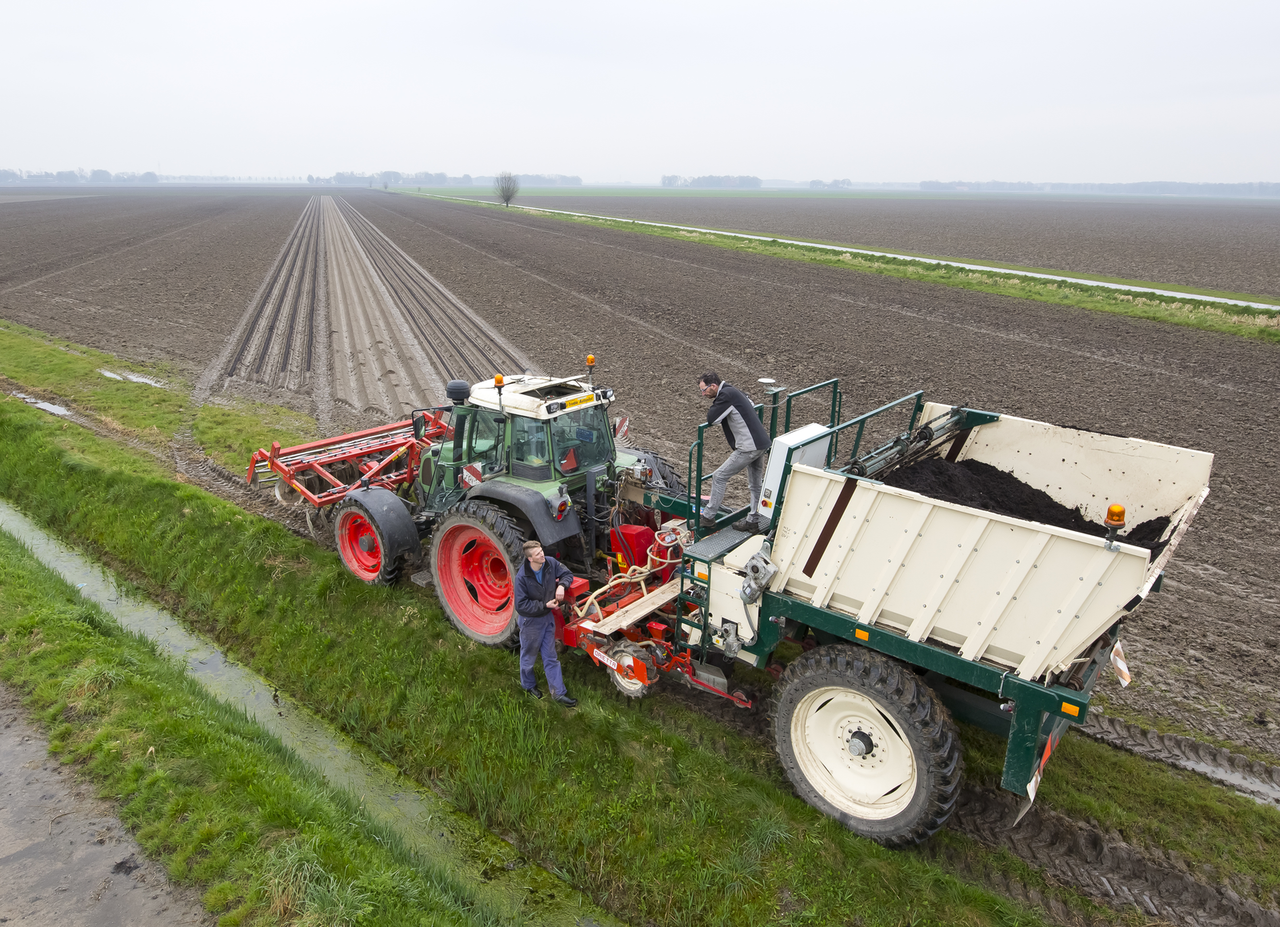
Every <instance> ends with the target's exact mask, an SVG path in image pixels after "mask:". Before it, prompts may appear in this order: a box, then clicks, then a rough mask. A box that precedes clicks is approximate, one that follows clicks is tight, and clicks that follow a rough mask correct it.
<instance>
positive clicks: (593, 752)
mask: <svg viewBox="0 0 1280 927" xmlns="http://www.w3.org/2000/svg"><path fill="white" fill-rule="evenodd" d="M29 349H30V350H32V351H36V352H38V351H42V350H43V351H47V350H56V348H53V347H51V346H49V345H42V344H33V345H30V346H29ZM2 360H3V358H0V361H2ZM64 426H65V423H63V422H59V421H58V420H56V419H54V418H52V417H50V416H47V415H45V414H43V413H40V412H36V411H35V410H32V409H30V408H29V407H27V406H26V405H24V404H22V403H19V402H17V401H15V400H8V401H7V402H0V429H2V430H3V433H4V434H5V435H6V441H5V442H3V443H2V444H0V493H2V494H4V495H6V496H8V497H10V498H13V499H15V500H19V501H20V503H21V504H22V505H23V506H24V507H25V508H26V509H27V510H28V511H29V512H30V513H32V514H33V515H35V516H36V517H37V518H38V520H41V521H42V522H43V523H45V524H46V526H48V527H50V528H51V529H53V530H54V531H55V532H56V533H58V534H60V535H62V536H63V537H65V538H67V539H69V540H71V541H73V542H76V543H78V544H79V545H81V546H87V547H89V548H91V549H92V550H94V551H95V552H97V553H98V554H100V555H102V556H103V557H105V558H106V559H109V560H111V561H113V562H114V563H116V564H117V565H119V566H121V567H123V568H125V569H126V570H127V572H128V573H129V575H130V576H132V577H133V578H134V579H135V580H137V581H138V582H139V583H140V584H141V585H142V586H143V587H144V588H145V589H146V590H147V591H148V592H149V593H150V594H152V595H153V596H156V597H160V598H162V599H164V600H165V601H166V602H167V603H168V604H169V605H170V606H171V607H173V608H174V609H175V610H177V611H180V612H182V613H183V614H184V615H185V616H186V617H187V618H188V620H190V621H192V622H193V623H194V624H196V625H197V626H200V627H203V628H204V629H206V630H208V631H210V632H212V634H213V636H214V637H215V638H216V639H217V640H218V641H219V642H220V643H221V645H222V646H224V647H226V648H229V649H232V650H234V651H236V652H237V656H238V657H240V658H241V659H244V660H245V661H246V662H249V663H250V664H251V665H253V666H255V668H256V669H257V670H258V671H259V672H261V673H263V674H264V675H267V676H268V677H270V678H272V679H274V680H275V681H276V682H277V683H278V684H279V685H280V686H281V688H283V689H285V690H286V691H290V692H292V693H293V694H295V695H297V696H298V697H300V698H302V699H304V700H305V701H307V702H308V703H309V704H310V705H311V706H312V707H313V708H315V709H316V710H318V712H319V713H320V714H322V715H324V716H326V717H328V718H329V719H330V720H332V721H335V722H337V723H340V724H341V725H342V726H343V727H344V728H345V729H346V730H347V731H348V733H350V734H351V735H352V736H353V737H355V738H356V739H357V740H360V741H361V742H363V743H365V744H367V745H370V746H372V747H373V748H374V749H376V750H377V751H378V752H379V753H380V754H381V755H382V756H383V757H385V758H386V759H388V760H389V761H391V762H392V763H393V764H395V765H396V766H398V767H399V768H400V769H401V770H403V771H405V772H407V773H408V774H410V775H411V776H413V777H414V778H416V779H418V780H419V781H423V782H434V783H435V784H436V785H437V787H438V788H439V789H440V790H441V791H443V792H444V793H445V794H447V795H448V796H449V797H450V798H451V799H452V800H453V801H454V802H455V804H457V805H458V806H459V807H460V808H463V809H465V810H468V811H470V812H471V813H472V814H474V815H476V816H477V817H479V818H480V819H481V820H483V821H484V822H485V823H486V824H487V825H488V826H489V827H490V828H491V829H494V830H496V831H498V832H499V833H501V834H503V835H504V836H507V837H509V838H510V839H512V840H513V842H515V843H517V845H518V846H520V847H521V849H522V850H523V851H524V852H525V853H526V854H528V855H530V856H531V857H533V858H535V859H543V860H545V861H547V862H548V863H549V864H551V865H552V866H555V867H558V868H559V870H560V871H561V872H562V873H563V874H565V875H566V877H568V878H570V879H571V880H572V881H573V882H574V883H575V884H576V885H577V886H578V887H580V888H582V889H584V890H586V891H589V892H590V893H592V894H593V895H594V896H595V897H596V898H597V899H600V900H601V901H603V902H605V903H607V904H608V905H609V906H611V907H613V909H614V910H616V911H617V912H618V913H620V914H621V915H622V916H625V917H629V918H632V919H643V917H651V918H653V919H655V920H658V921H660V922H664V923H667V922H684V923H698V924H700V923H736V922H739V921H740V920H741V919H743V918H745V917H747V916H757V915H761V916H772V917H776V918H781V919H783V922H800V921H801V920H804V919H805V918H807V917H811V916H814V915H815V912H828V911H837V912H838V911H847V912H849V915H848V916H849V918H850V919H856V918H857V917H863V918H864V920H865V919H866V908H865V906H864V902H866V901H867V900H868V899H873V900H875V902H876V904H878V905H881V906H882V907H883V910H884V914H883V916H882V917H881V916H877V918H876V919H874V920H871V921H866V922H867V923H897V922H907V921H910V920H911V919H912V918H914V917H916V916H917V915H918V914H919V913H920V912H921V911H922V910H928V911H930V912H932V913H930V914H929V917H928V918H926V920H927V921H930V922H946V919H947V918H951V919H953V920H959V921H960V922H974V923H1004V922H1026V921H1025V920H1020V919H1024V918H1025V917H1026V915H1025V914H1023V913H1019V912H1017V911H1016V910H1015V909H1013V908H1011V907H1009V906H1007V905H1005V904H1003V903H1001V902H997V901H994V900H993V899H991V898H989V897H988V896H986V895H985V893H983V892H981V891H979V890H976V889H973V888H971V887H962V886H959V885H957V884H956V883H955V882H954V880H949V879H948V878H947V877H946V876H944V875H943V874H942V873H940V872H939V871H938V870H937V868H936V867H933V866H930V865H928V864H926V863H924V862H923V861H919V860H917V861H913V857H912V856H911V855H910V854H890V853H886V852H884V851H881V850H879V848H876V847H874V846H872V845H869V844H866V843H865V842H864V841H860V840H857V839H856V838H854V837H853V836H852V835H851V834H849V833H848V832H847V831H844V830H843V829H842V828H839V827H838V826H835V825H834V824H832V822H830V821H828V820H826V819H825V818H822V817H821V816H819V815H817V814H816V813H815V812H813V811H812V809H809V808H808V806H805V805H803V804H801V803H800V802H798V801H797V800H796V799H795V798H794V797H793V796H792V795H791V794H790V790H789V788H787V786H786V784H785V782H783V781H782V779H781V774H780V772H779V770H778V768H777V765H776V763H775V762H774V759H773V756H772V751H771V749H770V748H769V746H768V745H767V744H762V743H760V742H759V741H756V740H754V739H752V738H745V737H740V736H738V735H736V734H735V733H733V732H732V731H729V730H726V729H725V728H724V727H722V726H721V725H719V724H717V723H716V722H714V721H712V720H710V719H708V718H706V717H703V716H702V715H700V714H698V713H696V712H693V711H690V710H688V709H685V708H683V707H682V706H681V705H680V704H679V703H678V702H676V701H674V700H672V699H669V698H663V697H661V696H659V697H656V698H651V699H646V700H644V701H641V702H639V703H636V702H628V701H622V700H620V698H619V697H618V696H616V695H615V693H614V690H613V687H612V686H611V685H609V683H608V681H607V679H606V678H605V677H604V676H603V674H601V673H599V671H597V670H595V669H594V668H592V667H591V666H589V665H583V663H584V662H585V661H581V660H578V659H577V658H575V657H572V656H571V657H569V658H568V659H567V660H566V669H567V673H568V676H569V679H570V682H571V685H572V686H573V687H574V689H575V691H577V693H578V694H579V695H580V696H581V697H582V708H581V709H580V710H579V711H578V712H575V713H572V714H567V715H566V714H563V713H560V709H559V708H557V707H554V706H548V705H543V704H531V703H529V702H527V701H526V700H523V699H521V698H518V697H517V696H518V688H517V685H516V682H515V679H516V668H515V660H514V658H513V657H512V656H511V655H509V654H505V653H501V652H497V651H492V650H488V649H485V648H478V647H475V646H474V645H471V644H469V643H467V642H465V641H463V640H462V639H461V638H460V637H458V636H457V635H456V634H455V633H453V632H452V630H451V629H450V628H449V627H448V625H447V624H446V623H445V622H444V620H443V619H442V618H441V617H440V614H439V611H438V609H437V607H436V606H435V603H434V600H432V599H431V598H429V597H424V596H423V595H422V594H421V593H419V592H418V591H417V590H415V589H412V588H397V589H371V588H368V587H364V586H362V585H360V584H358V583H356V582H355V581H354V580H353V579H352V578H351V577H350V576H348V575H347V574H346V572H345V571H344V570H343V569H342V567H341V565H340V563H339V562H338V560H337V558H336V557H335V556H333V555H331V554H328V553H325V552H323V551H320V550H318V549H316V548H315V547H314V545H312V544H310V543H308V542H303V541H301V540H299V539H297V538H294V537H293V536H291V535H289V534H288V533H287V532H285V531H284V530H283V529H282V528H280V527H279V526H276V525H274V524H272V523H270V522H266V521H262V520H260V519H257V518H253V517H251V516H246V515H245V514H244V513H243V512H241V511H240V510H238V509H236V508H235V507H233V506H231V505H229V504H227V503H223V502H221V501H220V500H217V499H214V498H213V497H210V496H207V495H206V494H204V493H202V492H199V491H197V490H195V489H192V488H191V487H187V486H180V485H177V484H175V483H173V482H172V481H170V480H168V479H165V478H163V477H162V476H157V475H155V474H153V473H150V472H147V471H146V469H145V468H139V467H131V466H128V465H126V464H122V463H121V461H127V460H128V457H129V453H128V452H126V451H124V450H121V449H119V448H116V447H114V446H113V445H112V444H111V442H107V441H100V440H99V439H96V438H93V437H92V436H88V435H84V436H82V438H81V439H79V441H77V442H76V444H75V446H72V447H70V448H69V447H68V443H69V442H68V436H69V434H71V433H75V432H78V431H79V429H71V430H70V432H69V431H67V430H66V429H65V428H64ZM10 436H12V437H10ZM49 473H58V474H59V477H60V478H59V479H57V480H51V479H47V478H44V475H47V474H49ZM985 737H986V735H980V734H978V733H977V732H973V733H969V732H966V745H967V749H966V762H967V763H968V766H969V777H970V779H971V781H974V782H976V783H978V784H986V785H992V786H994V785H995V783H996V782H998V778H999V769H1000V763H1001V760H1002V757H1003V743H1002V742H999V741H998V740H997V739H995V738H986V739H984V738H985ZM1099 770H1104V771H1105V772H1106V775H1107V783H1108V785H1107V788H1105V789H1103V788H1099V787H1098V771H1099ZM1134 782H1139V783H1142V794H1141V795H1134V794H1133V789H1132V788H1131V787H1127V786H1128V785H1129V784H1131V783H1134ZM1039 801H1040V802H1042V803H1044V804H1046V805H1049V806H1051V807H1056V808H1058V809H1059V810H1062V811H1064V812H1065V813H1068V814H1072V815H1073V816H1076V817H1089V816H1092V817H1093V818H1094V819H1095V820H1096V821H1097V822H1098V824H1099V826H1101V827H1102V828H1103V829H1104V830H1107V831H1110V832H1114V833H1117V834H1119V835H1121V836H1122V837H1123V838H1124V839H1125V840H1127V841H1129V842H1130V843H1133V844H1135V845H1136V846H1139V847H1140V848H1143V849H1144V850H1148V851H1150V852H1152V853H1154V854H1155V855H1160V854H1164V855H1166V856H1168V857H1170V858H1175V855H1176V858H1178V859H1181V860H1184V861H1185V862H1186V864H1187V865H1188V866H1190V867H1192V869H1193V871H1196V868H1197V867H1199V869H1200V871H1204V872H1206V873H1209V874H1211V877H1212V878H1215V879H1218V880H1221V881H1225V882H1228V883H1230V884H1232V885H1235V886H1240V888H1237V890H1238V891H1240V890H1241V889H1245V890H1244V891H1241V893H1242V894H1246V895H1249V896H1254V895H1255V892H1254V891H1253V890H1251V889H1250V888H1249V887H1250V886H1255V887H1257V888H1258V889H1259V891H1261V896H1262V897H1265V895H1266V891H1265V889H1266V888H1267V887H1268V886H1274V885H1275V879H1276V873H1278V872H1280V862H1278V861H1277V858H1276V855H1275V853H1276V850H1275V849H1274V848H1276V847H1280V839H1276V837H1277V836H1280V834H1278V832H1277V827H1278V824H1280V815H1278V814H1277V813H1276V812H1275V811H1274V809H1267V808H1261V807H1259V806H1257V805H1255V804H1253V803H1252V802H1249V801H1248V800H1245V799H1241V798H1239V797H1238V796H1234V795H1231V794H1229V793H1228V792H1226V791H1225V790H1223V789H1221V788H1217V787H1214V786H1212V785H1211V784H1209V783H1207V782H1205V781H1204V780H1202V779H1200V777H1197V776H1193V775H1191V774H1185V773H1179V772H1177V771H1174V770H1170V769H1168V768H1166V767H1164V766H1161V765H1159V764H1154V763H1150V762H1147V761H1144V760H1142V759H1140V758H1138V757H1134V756H1132V755H1129V754H1124V753H1121V752H1119V751H1115V750H1112V749H1111V748H1108V747H1104V746H1102V745H1100V744H1095V743H1093V742H1091V741H1088V740H1087V739H1085V738H1068V740H1067V741H1066V742H1065V743H1064V745H1063V746H1062V747H1061V748H1060V749H1059V751H1058V752H1057V753H1055V759H1054V763H1053V765H1052V767H1051V770H1050V773H1049V775H1048V777H1047V779H1046V781H1045V783H1044V785H1043V786H1042V789H1041V795H1040V798H1039ZM1188 809H1190V811H1188ZM1259 835H1261V837H1260V836H1259ZM940 839H942V840H946V841H959V845H960V846H962V847H963V851H962V852H963V853H964V854H968V855H970V856H971V857H973V858H975V859H977V861H978V862H979V863H980V864H981V865H979V866H977V867H975V868H977V869H982V868H984V867H986V868H991V867H995V868H1000V869H1003V870H1005V871H1008V870H1009V869H1013V870H1014V871H1017V870H1018V866H1019V864H1017V863H1016V862H1010V861H1008V860H1007V859H1005V858H1004V857H1003V856H1002V854H999V853H991V852H990V851H987V850H985V849H983V848H981V847H979V846H977V845H973V844H972V843H971V842H968V841H965V839H964V838H962V837H960V836H958V835H955V834H946V835H943V836H941V837H940ZM1223 847H1231V848H1232V849H1231V850H1230V852H1222V848H1223ZM1023 868H1024V869H1025V867H1023ZM1020 877H1023V878H1024V879H1025V880H1027V881H1029V882H1031V883H1032V884H1034V883H1035V881H1036V879H1037V875H1036V873H1034V872H1030V871H1028V872H1027V873H1026V874H1025V876H1020ZM864 882H866V883H867V884H866V885H864V884H863V883H864ZM726 886H727V887H728V888H726ZM851 887H852V894H849V893H850V891H851ZM1049 891H1050V889H1049V888H1048V887H1047V888H1046V893H1049ZM1056 891H1058V892H1059V896H1060V897H1064V896H1066V900H1067V901H1069V902H1070V903H1071V904H1072V905H1073V906H1074V907H1076V908H1077V909H1078V908H1079V907H1080V906H1081V905H1083V904H1085V903H1084V902H1082V901H1080V900H1079V899H1078V898H1074V899H1073V898H1072V897H1070V896H1071V893H1070V892H1065V893H1063V892H1061V890H1056ZM855 899H857V900H856V901H855ZM936 899H944V900H945V899H951V900H950V901H945V903H944V901H940V900H936ZM931 906H932V907H931ZM944 915H945V916H944ZM1107 916H1108V917H1111V916H1112V915H1110V914H1108V915H1107Z"/></svg>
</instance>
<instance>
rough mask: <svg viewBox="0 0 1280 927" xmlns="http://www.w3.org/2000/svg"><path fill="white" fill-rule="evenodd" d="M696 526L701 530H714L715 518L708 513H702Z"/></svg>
mask: <svg viewBox="0 0 1280 927" xmlns="http://www.w3.org/2000/svg"><path fill="white" fill-rule="evenodd" d="M698 527H699V528H701V529H702V530H703V531H714V530H715V529H716V520H715V519H714V518H711V517H710V516H708V515H703V516H702V517H701V518H699V519H698Z"/></svg>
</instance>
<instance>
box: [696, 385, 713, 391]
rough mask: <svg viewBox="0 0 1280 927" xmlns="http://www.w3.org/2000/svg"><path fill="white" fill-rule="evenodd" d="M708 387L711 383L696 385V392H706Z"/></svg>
mask: <svg viewBox="0 0 1280 927" xmlns="http://www.w3.org/2000/svg"><path fill="white" fill-rule="evenodd" d="M709 389H711V384H708V385H707V386H699V387H698V392H700V393H705V392H706V391H707V390H709Z"/></svg>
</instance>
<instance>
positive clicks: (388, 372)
mask: <svg viewBox="0 0 1280 927" xmlns="http://www.w3.org/2000/svg"><path fill="white" fill-rule="evenodd" d="M532 369H533V365H532V364H531V363H530V362H529V360H528V358H526V357H525V356H524V355H523V354H522V353H521V352H519V351H518V350H516V349H515V348H514V347H512V346H511V345H510V344H509V343H507V342H506V341H505V340H504V339H502V338H501V337H500V336H499V335H498V334H497V333H496V332H494V331H493V330H492V329H491V328H489V327H488V326H487V325H486V324H485V323H484V322H483V320H481V319H480V318H479V316H477V315H476V314H475V313H474V312H472V311H471V309H470V308H468V307H467V306H466V305H465V304H463V303H462V302H461V301H460V300H459V299H458V298H457V297H455V296H454V295H453V294H452V293H450V292H449V291H448V290H446V289H445V288H444V287H443V286H441V285H440V283H439V282H438V281H437V280H436V279H435V278H434V277H432V276H431V275H430V274H429V273H427V272H426V271H425V270H423V269H422V267H421V266H420V265H418V264H417V263H416V262H415V261H414V260H413V259H412V258H410V257H409V256H408V255H407V254H405V252H404V251H403V250H401V249H400V248H399V247H397V246H396V245H395V243H394V242H392V241H391V240H390V239H389V238H387V236H386V235H384V234H383V233H382V232H381V231H380V230H379V229H378V228H377V227H376V226H374V225H373V224H372V223H371V222H369V220H368V219H366V218H365V217H364V216H362V215H361V214H360V213H359V212H357V211H356V210H355V209H354V208H352V206H351V205H350V204H349V203H347V202H346V201H345V200H344V199H342V198H341V197H331V196H313V197H312V198H311V199H310V201H309V202H308V203H307V205H306V207H305V208H304V210H303V212H302V215H301V217H300V218H299V219H298V222H297V224H296V225H295V226H294V229H293V232H292V233H291V234H290V236H289V238H288V239H287V240H286V241H285V244H284V247H283V248H282V249H281V251H280V254H279V256H278V257H277V259H276V262H275V264H274V265H273V267H272V269H271V271H270V272H269V273H268V274H267V277H266V279H265V280H264V281H263V283H262V286H261V287H259V289H258V292H257V293H256V294H255V296H254V298H253V299H252V300H251V301H250V304H249V307H248V310H247V311H246V313H245V315H244V317H243V318H242V319H241V321H240V324H239V325H238V326H237V328H236V331H235V332H234V333H233V334H232V336H231V337H230V339H228V341H227V343H226V345H225V347H224V349H223V352H222V354H221V355H220V356H219V358H218V359H217V360H216V361H215V362H214V363H213V364H212V365H210V367H209V368H208V369H206V371H205V374H204V375H203V376H202V377H201V378H200V382H199V384H198V385H197V391H196V392H197V398H198V400H200V401H205V400H207V399H208V397H209V396H210V395H212V393H213V392H215V391H217V389H219V388H221V389H229V388H235V389H236V390H237V391H239V392H244V393H248V394H249V395H251V396H254V397H263V398H270V399H273V400H280V399H281V398H283V396H287V395H289V394H292V395H294V396H303V397H307V398H308V399H310V400H311V402H312V404H313V405H314V411H315V414H316V418H317V420H318V422H319V424H320V427H321V428H322V429H323V430H324V431H326V432H329V431H332V430H334V427H335V426H334V423H335V421H336V419H338V418H341V419H342V421H344V422H355V421H360V422H364V421H373V420H377V421H385V420H388V419H395V418H398V417H401V416H404V415H407V414H408V412H409V411H410V410H412V409H416V408H424V407H430V406H433V405H436V404H439V403H441V402H443V401H444V399H445V397H444V384H445V382H446V381H447V380H450V379H464V380H467V381H468V382H475V381H477V380H484V379H488V378H489V377H491V376H493V375H494V374H495V373H499V372H502V373H513V372H522V371H531V370H532ZM219 383H220V384H221V386H220V387H219ZM341 413H345V414H341Z"/></svg>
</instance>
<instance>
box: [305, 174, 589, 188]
mask: <svg viewBox="0 0 1280 927" xmlns="http://www.w3.org/2000/svg"><path fill="white" fill-rule="evenodd" d="M513 176H514V177H515V178H516V179H517V180H519V181H520V185H521V186H523V187H580V186H582V178H581V177H569V176H566V175H564V174H515V175H513ZM493 181H494V177H493V176H492V175H490V176H485V175H477V176H474V177H473V176H472V175H470V174H463V175H462V176H460V177H451V176H449V175H448V174H445V173H439V174H433V173H432V172H431V171H418V172H417V173H414V174H407V173H401V172H400V171H378V172H377V173H373V174H357V173H354V172H351V171H339V172H338V173H336V174H334V175H333V176H332V177H316V176H314V175H312V174H308V175H307V183H315V184H335V185H337V186H346V187H353V186H356V187H372V186H380V187H388V186H393V185H395V186H411V185H417V186H420V187H490V186H493Z"/></svg>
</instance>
